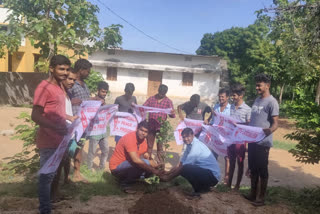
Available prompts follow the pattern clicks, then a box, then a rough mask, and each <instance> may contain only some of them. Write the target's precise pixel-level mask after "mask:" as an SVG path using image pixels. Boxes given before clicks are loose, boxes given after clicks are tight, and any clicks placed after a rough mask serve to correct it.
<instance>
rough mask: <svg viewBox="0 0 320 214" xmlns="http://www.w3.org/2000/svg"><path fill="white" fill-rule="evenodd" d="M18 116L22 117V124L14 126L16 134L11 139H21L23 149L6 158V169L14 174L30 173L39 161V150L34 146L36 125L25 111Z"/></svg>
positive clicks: (34, 170)
mask: <svg viewBox="0 0 320 214" xmlns="http://www.w3.org/2000/svg"><path fill="white" fill-rule="evenodd" d="M18 118H19V119H23V120H24V124H22V125H18V126H16V128H15V130H16V134H15V136H14V137H12V139H13V140H14V139H19V140H22V141H23V142H24V144H23V149H22V151H21V152H19V153H17V154H15V155H14V156H12V157H10V158H8V159H9V162H8V165H7V170H11V171H13V172H14V173H16V174H26V175H31V174H33V173H35V172H36V171H37V170H38V168H39V161H40V156H39V152H38V149H37V148H36V146H35V144H36V142H35V138H36V133H37V129H38V125H36V124H35V122H33V121H32V119H31V116H30V115H29V114H28V113H26V112H22V113H21V114H20V115H19V117H18Z"/></svg>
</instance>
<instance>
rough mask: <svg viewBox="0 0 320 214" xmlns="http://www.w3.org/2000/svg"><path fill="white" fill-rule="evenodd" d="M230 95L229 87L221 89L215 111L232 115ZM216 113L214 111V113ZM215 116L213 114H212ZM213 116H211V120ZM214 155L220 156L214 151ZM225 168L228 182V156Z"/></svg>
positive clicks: (224, 180)
mask: <svg viewBox="0 0 320 214" xmlns="http://www.w3.org/2000/svg"><path fill="white" fill-rule="evenodd" d="M229 95H230V92H229V90H228V89H226V88H222V89H220V90H219V93H218V96H219V103H217V104H216V105H215V106H214V107H213V111H215V112H218V113H220V114H223V115H226V116H230V108H231V105H230V104H229ZM213 114H214V113H213ZM211 116H213V115H211ZM210 119H211V117H209V121H210ZM213 120H214V118H212V121H211V124H213ZM214 156H215V157H216V158H218V154H216V153H215V152H214ZM224 163H225V164H224V166H225V167H224V168H225V174H224V179H223V183H224V184H227V183H228V180H229V178H228V177H229V159H228V156H225V157H224Z"/></svg>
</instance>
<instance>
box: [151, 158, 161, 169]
mask: <svg viewBox="0 0 320 214" xmlns="http://www.w3.org/2000/svg"><path fill="white" fill-rule="evenodd" d="M149 163H150V166H152V167H153V168H157V167H159V164H158V163H157V162H155V161H154V160H152V159H149Z"/></svg>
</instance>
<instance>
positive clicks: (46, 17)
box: [0, 0, 122, 61]
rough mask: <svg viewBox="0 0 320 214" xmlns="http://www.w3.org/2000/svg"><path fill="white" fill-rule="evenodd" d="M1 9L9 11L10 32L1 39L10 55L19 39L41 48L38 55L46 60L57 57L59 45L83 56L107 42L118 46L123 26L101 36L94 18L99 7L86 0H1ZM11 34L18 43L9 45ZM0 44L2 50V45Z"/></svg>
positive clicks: (115, 27)
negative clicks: (28, 40) (26, 40)
mask: <svg viewBox="0 0 320 214" xmlns="http://www.w3.org/2000/svg"><path fill="white" fill-rule="evenodd" d="M4 6H5V7H6V8H8V9H10V14H9V15H8V19H7V20H8V22H9V29H10V32H9V34H8V35H7V36H2V37H3V38H4V39H3V41H4V42H5V43H4V44H7V48H8V50H9V52H13V51H16V50H17V49H18V47H19V46H20V43H19V42H20V41H21V38H22V37H27V38H28V39H30V41H31V43H32V44H33V45H34V47H35V48H40V54H42V56H43V57H45V58H46V59H47V60H48V61H49V60H50V59H51V57H52V56H53V55H55V54H57V51H58V46H59V45H63V46H66V47H67V48H69V49H72V50H74V53H75V55H84V54H85V53H86V52H89V53H90V52H91V51H93V50H95V48H98V47H102V46H104V47H107V46H108V45H106V44H105V43H107V42H110V41H111V42H112V44H111V45H112V46H116V45H119V44H121V39H122V38H121V36H119V28H120V27H122V26H120V25H112V26H111V28H105V29H104V33H103V32H102V30H101V29H100V28H99V22H98V19H97V17H96V13H98V12H99V8H98V7H97V6H96V5H94V4H92V3H90V2H88V1H86V0H77V1H75V0H23V1H21V0H4ZM105 32H109V33H108V34H107V35H106V34H105ZM110 32H112V33H110ZM12 35H14V38H15V39H16V40H17V41H14V42H12V40H11V39H10V38H11V36H12ZM102 35H103V36H102ZM106 36H108V37H109V36H110V37H114V38H108V39H106ZM0 38H1V37H0ZM96 43H99V44H100V45H99V46H97V45H95V44H96ZM0 45H1V46H2V47H3V42H2V43H0Z"/></svg>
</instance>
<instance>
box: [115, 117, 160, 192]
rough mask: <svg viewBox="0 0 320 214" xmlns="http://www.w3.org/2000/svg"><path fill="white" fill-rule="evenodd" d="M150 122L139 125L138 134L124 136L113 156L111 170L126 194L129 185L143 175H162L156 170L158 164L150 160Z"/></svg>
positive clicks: (132, 133)
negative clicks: (148, 143) (148, 136)
mask: <svg viewBox="0 0 320 214" xmlns="http://www.w3.org/2000/svg"><path fill="white" fill-rule="evenodd" d="M148 129H149V128H148V122H147V121H142V122H140V123H139V124H138V128H137V131H136V132H131V133H129V134H126V135H125V136H123V137H122V138H121V139H120V140H119V142H118V144H117V145H116V148H115V150H114V152H113V154H112V156H111V159H110V162H109V168H110V170H111V174H112V175H113V176H115V177H116V178H117V179H118V181H119V183H120V185H121V187H122V188H123V190H124V191H125V192H129V191H128V190H129V189H128V184H131V183H134V182H135V181H136V180H137V179H139V178H140V177H141V176H142V175H144V176H145V177H147V176H150V175H151V174H155V175H160V171H159V170H157V169H156V167H157V164H156V163H155V162H154V161H153V160H148V159H149V156H148V153H147V150H148V145H147V141H146V137H147V135H148Z"/></svg>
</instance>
